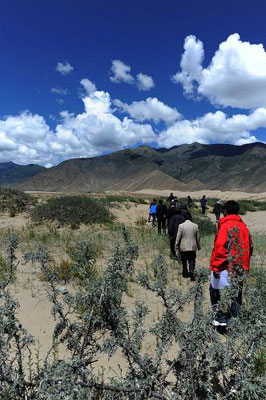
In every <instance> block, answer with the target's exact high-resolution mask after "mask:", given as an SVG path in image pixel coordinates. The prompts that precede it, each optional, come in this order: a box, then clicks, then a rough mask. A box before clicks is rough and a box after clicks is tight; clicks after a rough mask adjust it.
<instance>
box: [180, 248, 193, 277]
mask: <svg viewBox="0 0 266 400" xmlns="http://www.w3.org/2000/svg"><path fill="white" fill-rule="evenodd" d="M180 256H181V261H182V266H183V274H184V275H186V274H187V273H188V268H187V267H188V266H189V272H190V273H191V274H193V272H194V270H195V266H196V252H195V251H180Z"/></svg>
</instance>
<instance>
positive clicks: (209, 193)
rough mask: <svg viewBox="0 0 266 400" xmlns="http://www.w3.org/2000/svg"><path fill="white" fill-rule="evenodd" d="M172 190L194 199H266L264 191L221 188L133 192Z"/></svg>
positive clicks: (161, 193)
mask: <svg viewBox="0 0 266 400" xmlns="http://www.w3.org/2000/svg"><path fill="white" fill-rule="evenodd" d="M171 192H173V193H174V196H177V198H179V197H187V196H191V197H192V198H195V199H197V198H198V199H200V198H201V197H202V196H203V195H204V194H205V195H206V197H207V198H208V197H210V198H211V197H213V198H218V199H221V200H244V199H253V200H265V199H266V192H264V193H246V192H237V191H236V192H233V191H230V192H229V191H228V192H222V191H221V190H200V191H195V192H192V191H190V192H183V191H177V190H153V189H143V190H139V191H137V192H135V193H137V194H139V195H140V194H141V195H143V197H145V195H149V196H155V197H156V196H164V197H168V196H169V194H170V193H171Z"/></svg>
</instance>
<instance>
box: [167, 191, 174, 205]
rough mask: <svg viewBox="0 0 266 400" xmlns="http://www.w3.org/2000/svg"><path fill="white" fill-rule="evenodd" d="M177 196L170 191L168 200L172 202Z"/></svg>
mask: <svg viewBox="0 0 266 400" xmlns="http://www.w3.org/2000/svg"><path fill="white" fill-rule="evenodd" d="M174 198H175V196H174V194H173V193H170V196H168V197H167V200H166V201H169V203H171V201H172V200H174Z"/></svg>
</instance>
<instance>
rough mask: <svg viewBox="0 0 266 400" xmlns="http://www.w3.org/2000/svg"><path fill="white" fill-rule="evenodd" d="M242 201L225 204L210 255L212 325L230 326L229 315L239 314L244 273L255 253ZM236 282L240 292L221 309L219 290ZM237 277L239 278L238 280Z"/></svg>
mask: <svg viewBox="0 0 266 400" xmlns="http://www.w3.org/2000/svg"><path fill="white" fill-rule="evenodd" d="M239 209H240V207H239V204H238V203H237V202H236V201H234V200H230V201H227V202H226V203H225V204H224V206H223V214H224V218H221V220H220V224H219V230H218V233H217V235H216V237H215V239H214V247H213V251H212V256H211V262H210V269H211V284H210V299H211V305H212V309H213V311H214V313H215V319H214V321H213V325H214V326H216V327H218V326H223V327H226V326H227V322H228V320H229V318H230V317H232V316H233V317H236V316H237V315H238V313H239V311H240V308H241V305H242V287H243V283H244V279H245V273H248V271H249V265H250V257H251V255H252V253H253V242H252V237H251V235H250V233H249V230H248V228H247V226H246V224H245V223H244V222H243V221H242V219H241V217H240V216H239V215H238V214H239ZM232 280H234V283H235V282H236V283H237V292H238V293H237V295H235V296H234V297H233V298H232V299H231V306H230V308H229V310H220V309H219V307H218V303H219V301H220V290H222V289H223V288H225V287H228V286H230V285H231V284H232V282H233V281H232ZM235 280H236V281H235Z"/></svg>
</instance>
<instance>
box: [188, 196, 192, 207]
mask: <svg viewBox="0 0 266 400" xmlns="http://www.w3.org/2000/svg"><path fill="white" fill-rule="evenodd" d="M187 206H188V208H192V207H193V200H192V198H191V197H190V196H188V197H187Z"/></svg>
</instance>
